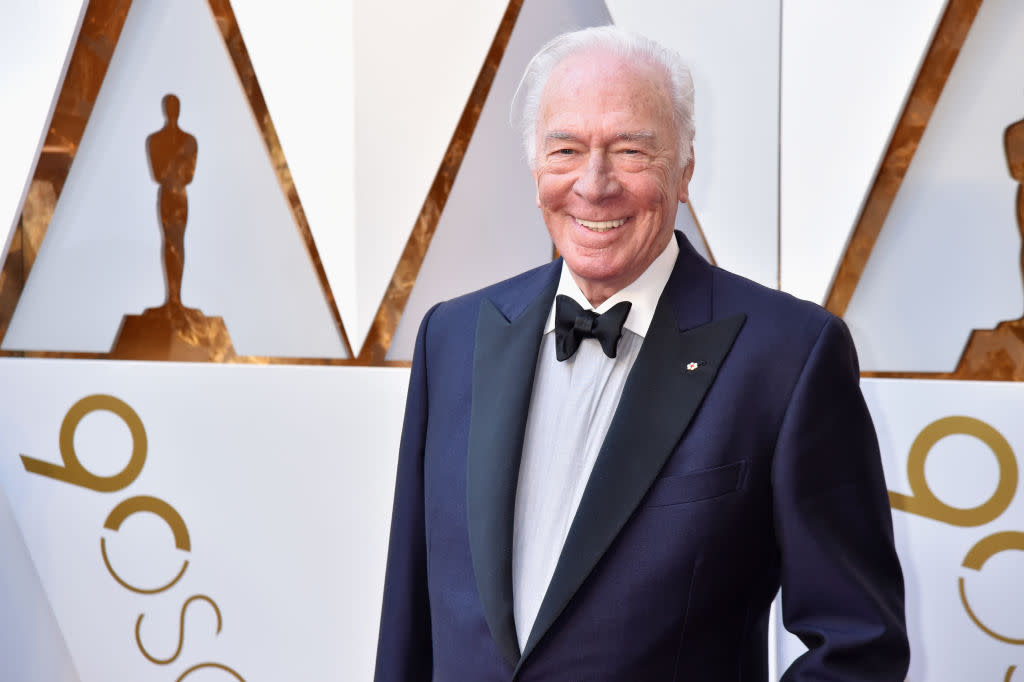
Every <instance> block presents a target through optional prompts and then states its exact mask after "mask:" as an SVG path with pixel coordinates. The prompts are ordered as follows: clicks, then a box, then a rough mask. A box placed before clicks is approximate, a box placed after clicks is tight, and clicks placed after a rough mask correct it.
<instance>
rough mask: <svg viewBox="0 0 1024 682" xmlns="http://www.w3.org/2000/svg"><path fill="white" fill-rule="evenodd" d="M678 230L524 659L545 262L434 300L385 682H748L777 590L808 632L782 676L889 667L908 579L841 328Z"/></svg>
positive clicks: (399, 530)
mask: <svg viewBox="0 0 1024 682" xmlns="http://www.w3.org/2000/svg"><path fill="white" fill-rule="evenodd" d="M677 239H678V240H679V242H680V254H679V258H678V260H677V262H676V266H675V269H674V271H673V273H672V276H671V278H670V279H669V281H668V284H667V285H666V287H665V291H664V293H663V295H662V297H661V299H660V302H659V303H658V306H657V309H656V312H655V314H654V320H653V322H652V324H651V328H650V330H649V332H648V334H647V336H646V338H645V340H644V344H643V346H642V348H641V350H640V354H639V356H638V358H637V360H636V363H635V365H634V367H633V369H632V372H631V374H630V375H629V378H628V380H627V383H626V386H625V389H624V391H623V394H622V398H621V401H620V403H619V407H618V410H617V411H616V413H615V416H614V419H613V421H612V424H611V427H610V429H609V431H608V435H607V437H606V439H605V442H604V444H603V446H602V449H601V451H600V454H599V456H598V459H597V462H596V464H595V466H594V469H593V473H592V474H591V477H590V480H589V481H588V483H587V488H586V491H585V493H584V495H583V499H582V501H581V503H580V506H579V511H578V512H577V514H576V517H575V520H574V521H573V524H572V527H571V529H570V531H569V535H568V538H567V540H566V542H565V546H564V548H563V550H562V553H561V555H560V558H559V561H558V564H557V568H556V570H555V574H554V577H553V578H552V581H551V584H550V586H549V588H548V591H547V593H546V595H545V597H544V600H543V603H542V605H541V607H540V611H539V613H538V616H537V620H536V623H535V625H534V628H533V630H532V631H531V633H530V636H529V641H528V642H527V644H526V646H525V647H524V650H523V651H520V650H519V646H518V643H517V638H516V631H515V623H514V620H513V615H512V573H511V560H512V556H511V555H512V527H513V510H514V505H515V491H516V484H517V479H518V470H519V460H520V453H521V451H522V445H523V433H524V427H525V422H526V415H527V410H528V408H529V400H530V393H531V389H532V384H533V376H534V371H535V367H536V363H537V352H538V347H539V344H540V340H541V335H542V331H543V326H544V322H545V320H546V318H547V315H548V312H549V310H550V308H551V303H552V299H553V297H554V293H555V289H556V287H557V283H558V277H559V271H560V268H561V261H556V262H554V263H551V264H549V265H545V266H543V267H540V268H537V269H535V270H531V271H530V272H527V273H525V274H523V275H520V276H518V277H515V278H513V279H511V280H508V281H505V282H502V283H500V284H497V285H494V286H492V287H489V288H486V289H483V290H482V291H478V292H476V293H472V294H469V295H467V296H463V297H461V298H457V299H454V300H451V301H447V302H445V303H442V304H439V305H437V306H435V307H434V308H433V309H431V311H430V312H428V313H427V315H426V317H425V318H424V320H423V323H422V325H421V327H420V331H419V336H418V338H417V341H416V350H415V355H414V358H413V365H412V374H411V379H410V385H409V394H408V403H407V406H406V416H405V425H404V429H403V433H402V441H401V450H400V454H399V463H398V478H397V485H396V491H395V504H394V516H393V519H392V526H391V540H390V549H389V553H388V567H387V577H386V585H385V594H384V604H383V610H382V615H381V628H380V640H379V644H378V651H377V668H376V679H377V680H378V682H398V681H402V682H412V681H416V682H421V681H424V680H431V679H433V680H443V681H453V682H489V681H492V680H493V681H495V682H497V681H507V680H512V679H515V680H521V681H523V682H527V681H533V680H588V681H593V680H609V681H610V680H616V681H617V680H621V681H623V682H638V681H640V682H648V681H656V680H686V681H703V680H708V681H711V682H723V681H726V680H730V681H732V680H735V681H743V682H745V681H747V680H756V681H757V682H763V681H764V680H766V679H767V676H768V675H767V629H768V627H769V623H768V608H769V605H770V604H771V602H772V599H773V597H774V596H775V594H776V591H777V590H778V588H779V587H780V586H781V588H782V595H783V613H784V619H785V623H786V626H787V628H788V629H789V630H791V631H792V632H794V633H796V634H797V635H798V636H800V638H801V639H802V640H803V641H804V642H805V643H806V644H807V645H808V646H809V647H810V650H809V652H808V653H807V654H805V655H804V656H803V657H802V658H800V659H799V660H798V661H797V662H796V663H794V664H793V665H792V666H791V667H790V669H789V670H788V671H787V673H786V677H785V679H786V680H844V681H847V680H848V681H853V680H858V681H859V680H863V681H865V682H867V681H870V682H886V681H893V682H895V681H897V680H898V681H902V680H903V679H904V675H905V673H906V669H907V665H908V657H909V655H908V647H907V639H906V631H905V625H904V615H903V613H904V607H903V578H902V575H901V572H900V567H899V562H898V560H897V557H896V552H895V549H894V545H893V535H892V519H891V514H890V509H889V503H888V497H887V494H886V488H885V483H884V481H883V478H882V470H881V464H880V458H879V453H878V445H877V441H876V438H875V433H874V429H873V427H872V424H871V418H870V416H869V415H868V411H867V409H866V407H865V404H864V400H863V398H862V396H861V393H860V389H859V386H858V381H859V375H858V366H857V359H856V355H855V352H854V349H853V344H852V342H851V340H850V336H849V333H848V332H847V330H846V327H845V326H844V325H843V323H842V322H841V321H840V320H839V319H838V318H836V317H834V316H832V315H830V314H829V313H827V312H825V311H824V310H822V309H821V308H819V307H818V306H816V305H813V304H810V303H807V302H804V301H799V300H797V299H794V298H792V297H790V296H788V295H786V294H782V293H779V292H777V291H773V290H770V289H767V288H764V287H761V286H759V285H757V284H755V283H752V282H750V281H748V280H745V279H743V278H741V277H738V276H736V275H733V274H730V273H728V272H726V271H724V270H721V269H718V268H716V267H713V266H711V265H709V264H708V263H706V262H705V261H704V260H703V259H702V258H701V257H700V256H699V255H698V254H697V253H696V252H695V251H694V250H693V249H692V247H690V245H689V244H688V242H687V241H686V239H685V238H684V237H682V235H679V234H677ZM691 363H697V367H696V369H689V368H688V366H689V367H692V366H693V365H692V364H691Z"/></svg>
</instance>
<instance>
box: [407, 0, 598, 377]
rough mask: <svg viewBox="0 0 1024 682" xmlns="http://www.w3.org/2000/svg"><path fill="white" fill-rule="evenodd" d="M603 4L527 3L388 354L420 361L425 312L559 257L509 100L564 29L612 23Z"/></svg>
mask: <svg viewBox="0 0 1024 682" xmlns="http://www.w3.org/2000/svg"><path fill="white" fill-rule="evenodd" d="M608 21H609V17H608V12H607V10H606V9H605V7H604V4H603V3H593V2H579V1H578V0H575V1H574V0H560V1H558V2H549V1H544V0H526V2H524V3H523V8H522V10H520V14H519V17H518V20H517V21H516V25H515V29H514V30H513V31H512V36H511V37H510V39H509V44H508V47H507V49H506V51H505V55H504V58H503V59H502V61H501V65H500V66H499V67H498V73H497V75H496V76H495V79H494V84H493V85H492V87H491V91H490V94H489V96H488V98H487V102H486V103H485V104H484V107H483V110H482V112H481V114H480V120H479V122H478V123H477V127H476V131H475V132H474V134H473V138H472V140H471V141H470V144H469V148H468V149H467V150H466V156H465V158H464V160H463V162H462V167H461V168H460V169H459V173H458V175H457V176H456V178H455V183H454V184H453V185H452V191H451V194H450V195H449V197H448V203H447V205H446V206H445V209H444V212H443V213H442V214H441V220H440V222H439V223H438V226H437V231H436V232H435V233H434V238H433V240H432V241H431V243H430V248H429V249H428V250H427V254H426V257H425V259H424V261H423V266H422V267H421V269H420V272H419V276H418V277H417V279H416V285H415V286H414V287H413V290H412V293H411V295H410V296H409V301H408V303H407V304H406V307H405V311H404V313H403V315H402V319H401V321H400V322H399V325H398V328H397V330H396V332H395V336H394V338H393V340H392V343H391V349H390V351H389V353H388V359H389V360H409V359H411V358H412V350H413V345H414V343H415V340H416V330H417V329H418V328H419V323H420V320H421V319H422V317H423V314H424V313H425V312H426V311H427V310H428V309H429V308H430V306H431V305H433V304H434V303H436V302H437V301H439V300H443V299H446V298H452V297H454V296H457V295H459V294H464V293H467V292H469V291H473V290H474V289H479V288H480V287H483V286H486V285H488V284H492V283H494V282H497V281H499V280H502V279H505V278H507V277H511V276H513V275H516V274H518V273H520V272H522V271H524V270H527V269H529V268H532V267H535V266H537V265H541V264H543V263H545V262H548V261H550V260H551V255H552V246H551V239H550V237H549V236H548V233H547V229H546V228H545V227H544V221H543V219H542V218H541V214H540V211H539V210H538V209H537V202H536V197H537V188H536V185H534V182H533V178H532V176H531V175H530V170H529V167H528V166H527V163H526V159H525V158H524V156H523V152H522V143H521V141H520V139H519V136H518V134H517V133H516V132H514V131H513V130H512V129H511V128H510V127H509V123H508V120H509V105H510V103H511V101H512V96H513V93H514V92H515V89H516V86H517V85H518V84H519V79H520V77H521V76H522V74H523V70H524V69H525V68H526V64H527V62H529V60H530V58H531V57H532V56H533V54H534V53H535V52H536V51H537V50H539V49H540V47H541V46H542V45H543V44H544V43H546V42H547V41H548V40H550V39H551V38H553V37H555V36H556V35H558V34H559V33H562V32H564V31H568V30H572V29H576V28H582V27H585V26H597V25H602V24H607V23H608Z"/></svg>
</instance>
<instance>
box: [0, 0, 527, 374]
mask: <svg viewBox="0 0 1024 682" xmlns="http://www.w3.org/2000/svg"><path fill="white" fill-rule="evenodd" d="M208 2H209V5H210V9H211V11H212V12H213V14H214V17H215V19H216V23H217V26H218V28H219V29H220V31H221V34H222V36H223V38H224V41H225V44H226V46H227V48H228V51H229V53H230V55H231V59H232V62H233V63H234V66H235V70H236V72H237V74H238V77H239V79H240V81H241V83H242V86H243V89H244V91H245V93H246V95H247V97H248V99H249V103H250V107H251V109H252V112H253V115H254V117H255V118H256V120H257V123H258V126H259V128H260V131H261V133H262V135H263V138H264V142H265V144H266V146H267V150H268V153H269V154H270V157H271V160H272V162H273V165H274V169H275V172H276V173H277V177H278V181H279V184H280V185H281V188H282V192H283V193H284V195H285V196H286V198H287V199H288V203H289V206H290V207H291V210H292V214H293V217H294V218H295V222H296V226H297V228H298V230H299V232H300V235H301V236H302V238H303V241H304V243H305V244H306V248H307V251H308V253H309V256H310V260H311V261H312V263H313V265H314V267H315V269H316V272H317V276H318V278H319V280H320V285H321V288H322V291H323V293H324V296H325V298H326V299H327V301H328V303H329V306H330V309H331V312H332V315H333V317H334V320H335V324H336V325H337V328H338V331H339V334H340V335H341V338H342V341H343V345H344V346H345V348H346V350H347V352H348V355H349V358H346V359H337V358H278V357H265V356H237V355H233V354H232V353H229V352H224V349H221V351H220V352H219V353H217V352H213V353H209V354H208V357H205V358H203V359H206V360H214V361H226V362H232V363H246V364H307V365H316V364H321V365H339V366H349V365H359V366H367V365H372V366H403V367H407V366H409V365H410V363H409V362H408V361H389V360H386V356H387V352H388V348H389V347H390V344H391V339H392V337H393V336H394V332H395V329H396V327H397V325H398V321H399V320H400V319H401V315H402V312H403V310H404V308H405V304H406V302H407V300H408V297H409V293H410V291H411V290H412V286H413V284H414V283H415V280H416V276H417V274H418V273H419V269H420V266H421V265H422V263H423V258H424V257H425V255H426V251H427V248H428V247H429V245H430V240H431V238H432V237H433V233H434V231H435V230H436V228H437V224H438V221H439V219H440V216H441V212H442V210H443V209H444V205H445V202H446V201H447V198H448V195H449V193H450V191H451V187H452V184H453V183H454V180H455V176H456V175H457V173H458V170H459V167H460V165H461V163H462V159H463V157H464V156H465V152H466V148H467V147H468V144H469V140H470V139H471V138H472V135H473V132H474V129H475V127H476V123H477V121H478V119H479V116H480V112H481V110H482V108H483V104H484V102H485V101H486V99H487V95H488V93H489V91H490V87H491V85H492V83H493V81H494V77H495V75H496V73H497V69H498V66H499V64H500V63H501V59H502V57H503V56H504V52H505V48H506V47H507V45H508V40H509V38H510V36H511V34H512V29H513V27H514V26H515V21H516V18H517V17H518V14H519V10H520V9H521V8H522V4H523V2H522V0H510V2H509V3H508V6H507V8H506V10H505V14H504V16H503V17H502V20H501V23H500V24H499V27H498V30H497V32H496V34H495V37H494V40H493V42H492V44H491V47H490V50H489V51H488V53H487V56H486V58H485V60H484V63H483V65H482V67H481V70H480V73H479V75H478V77H477V80H476V82H475V83H474V86H473V89H472V91H471V92H470V95H469V98H468V100H467V102H466V106H465V107H464V109H463V112H462V115H461V117H460V119H459V122H458V124H457V126H456V129H455V132H454V134H453V136H452V139H451V141H450V143H449V145H448V148H447V150H446V152H445V154H444V157H443V158H442V161H441V163H440V166H439V168H438V171H437V173H436V175H435V178H434V182H433V184H432V185H431V188H430V191H429V193H428V195H427V197H426V199H425V200H424V203H423V206H422V207H421V209H420V213H419V216H418V218H417V220H416V223H415V225H414V227H413V230H412V233H411V235H410V237H409V239H408V241H407V243H406V246H405V249H404V250H403V252H402V255H401V257H400V259H399V263H398V265H397V266H396V268H395V272H394V274H393V276H392V279H391V282H390V283H389V285H388V288H387V290H386V292H385V294H384V297H383V299H382V301H381V304H380V307H379V308H378V310H377V314H376V316H375V318H374V321H373V323H372V325H371V328H370V331H369V334H368V335H367V338H366V341H365V343H364V344H363V347H362V349H361V351H360V353H359V354H358V356H357V355H355V354H354V353H353V351H352V348H351V345H350V343H349V340H348V337H347V334H346V333H345V328H344V325H343V323H342V320H341V316H340V313H339V312H338V308H337V304H336V303H335V300H334V296H333V293H332V291H331V288H330V285H329V283H328V281H327V277H326V273H325V271H324V269H323V265H322V262H321V260H320V257H319V254H318V252H317V249H316V245H315V243H314V240H313V236H312V233H311V231H310V229H309V224H308V222H307V220H306V217H305V213H304V211H303V209H302V203H301V201H300V200H299V197H298V192H297V190H296V188H295V184H294V182H293V181H292V177H291V173H290V171H289V170H288V164H287V162H286V160H285V156H284V152H283V150H282V148H281V144H280V142H279V140H278V137H277V133H276V131H275V129H274V126H273V122H272V121H271V119H270V114H269V111H268V109H267V105H266V101H265V100H264V98H263V94H262V91H261V90H260V87H259V83H258V81H257V78H256V74H255V71H254V69H253V67H252V62H251V60H250V58H249V55H248V51H247V50H246V47H245V44H244V42H243V40H242V36H241V32H240V30H239V28H238V22H237V20H236V19H235V15H234V12H233V10H232V9H231V4H230V2H229V0H208ZM130 7H131V0H91V1H90V3H89V6H88V8H87V9H86V15H85V17H84V19H83V24H82V29H81V32H80V33H79V37H78V39H77V41H76V44H75V48H74V51H73V53H72V57H71V61H70V63H69V66H68V70H67V75H66V76H65V79H64V82H63V83H62V85H61V91H60V95H59V97H58V101H57V105H56V107H55V111H54V115H53V117H52V119H51V123H50V129H49V133H48V135H47V139H46V143H45V144H44V147H43V150H42V152H41V154H40V157H39V161H38V163H37V168H36V172H35V175H34V176H33V180H32V184H31V186H30V190H29V193H28V197H27V199H26V202H25V205H24V208H23V210H22V215H21V218H20V220H19V221H18V224H17V226H16V228H15V231H14V234H13V236H12V239H11V247H10V250H9V252H8V256H7V258H6V260H5V262H4V265H3V268H2V270H0V341H2V340H3V337H4V335H5V334H6V331H7V328H8V326H9V325H10V321H11V318H12V317H13V315H14V311H15V309H16V308H17V304H18V300H19V299H20V297H21V293H22V291H23V289H24V286H25V282H26V281H27V279H28V276H29V274H30V273H31V269H32V264H33V261H34V259H35V254H36V253H37V252H38V248H39V245H40V244H41V243H42V241H43V239H44V238H45V236H46V229H47V227H48V225H49V219H50V217H51V216H52V214H53V207H54V205H55V204H56V201H57V200H58V199H59V196H60V192H61V189H62V188H63V183H64V181H65V180H66V178H67V174H68V171H69V169H70V167H71V163H72V162H73V160H74V156H75V152H76V150H77V147H78V144H79V142H80V141H81V138H82V134H83V133H84V130H85V125H86V123H87V122H88V119H89V114H90V113H91V111H92V107H93V104H94V102H95V100H96V97H97V95H98V94H99V89H100V87H101V86H102V83H103V78H104V76H105V74H106V70H107V66H108V65H109V63H110V59H111V57H112V56H113V52H114V48H115V47H116V45H117V41H118V38H119V36H120V33H121V29H122V28H123V26H124V22H125V18H126V17H127V14H128V10H129V9H130ZM224 338H227V337H226V334H225V335H224ZM228 343H230V340H229V339H228ZM5 356H6V357H10V356H16V357H46V358H75V359H104V358H112V357H114V356H113V355H112V354H109V353H84V352H51V351H2V350H0V357H5ZM136 359H142V358H138V357H136ZM144 359H152V360H161V359H168V358H166V357H163V356H161V355H160V354H159V353H157V354H155V355H154V356H152V357H146V358H144ZM177 359H197V358H177Z"/></svg>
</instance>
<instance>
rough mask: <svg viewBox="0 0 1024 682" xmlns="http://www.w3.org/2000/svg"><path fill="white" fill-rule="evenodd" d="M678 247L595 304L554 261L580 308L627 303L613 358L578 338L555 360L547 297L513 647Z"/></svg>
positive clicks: (550, 567)
mask: <svg viewBox="0 0 1024 682" xmlns="http://www.w3.org/2000/svg"><path fill="white" fill-rule="evenodd" d="M678 254H679V245H678V244H676V240H675V237H674V236H673V238H672V239H670V240H669V243H668V246H666V247H665V250H664V251H662V253H661V255H659V256H658V257H657V258H656V259H655V260H654V262H653V263H651V264H650V265H649V266H648V267H647V269H646V270H645V271H644V272H643V274H641V275H640V276H639V277H638V278H637V279H636V280H635V281H634V282H633V283H632V284H630V285H629V286H627V287H626V288H624V289H622V290H621V291H619V292H617V293H616V294H614V295H613V296H611V297H610V298H609V299H608V300H606V301H605V302H603V303H602V304H601V305H600V306H598V307H597V308H596V309H595V308H594V307H593V306H591V305H590V302H589V301H587V299H586V297H585V296H584V295H583V292H582V291H580V288H579V286H577V284H576V282H575V280H573V278H572V275H571V274H570V273H569V270H568V268H567V267H566V265H565V263H562V274H561V279H560V280H559V282H558V292H557V293H558V294H564V295H566V296H570V297H572V298H573V299H575V300H576V302H577V303H579V304H580V305H581V306H582V307H583V309H584V310H596V311H597V312H598V313H604V312H606V311H607V310H609V309H610V308H611V307H612V306H614V305H615V304H617V303H619V302H620V301H630V302H631V304H632V305H631V306H630V309H629V316H628V317H627V318H626V322H625V324H624V325H623V329H622V337H621V338H620V339H619V344H618V348H617V351H616V357H614V358H609V357H607V356H606V355H605V354H604V351H602V350H601V345H600V344H599V343H598V342H597V341H596V340H595V339H583V342H582V343H581V344H580V347H579V350H577V351H576V354H575V355H573V356H572V357H571V358H569V359H568V360H565V361H564V362H558V361H557V360H556V358H555V333H554V330H555V308H554V304H552V306H551V312H550V313H549V314H548V321H547V324H546V325H545V327H544V338H543V339H542V340H541V344H540V351H539V352H538V356H537V372H536V375H535V378H534V383H533V393H532V396H531V398H530V409H529V413H528V415H527V419H526V434H525V438H524V441H523V455H522V461H521V463H520V465H519V483H518V487H517V488H516V506H515V526H514V531H513V539H512V602H513V612H514V616H515V623H516V635H517V636H518V638H519V650H520V651H522V650H523V648H524V647H525V646H526V642H527V640H528V639H529V635H530V630H531V629H532V628H533V623H534V620H536V618H537V612H538V610H539V609H540V605H541V602H542V601H543V599H544V594H545V593H546V592H547V589H548V584H549V583H550V582H551V577H552V575H553V574H554V572H555V565H556V564H557V563H558V557H559V556H560V555H561V553H562V547H563V545H564V544H565V539H566V537H567V536H568V534H569V527H570V525H571V524H572V520H573V517H574V516H575V515H576V510H577V509H578V508H579V505H580V500H581V499H582V498H583V491H584V489H585V488H586V485H587V481H588V480H589V479H590V472H591V471H592V470H593V468H594V462H595V461H596V460H597V454H598V452H599V451H600V449H601V445H602V444H603V443H604V437H605V435H606V434H607V433H608V426H609V425H610V424H611V421H612V416H613V415H614V414H615V408H616V407H618V404H619V397H620V396H621V395H622V388H623V386H624V385H625V383H626V377H627V376H628V375H629V371H630V369H632V367H633V362H634V361H635V360H636V357H637V355H638V354H639V352H640V346H641V345H642V344H643V340H644V337H645V336H646V335H647V330H648V329H649V328H650V326H651V320H652V319H653V317H654V309H655V307H656V306H657V304H658V299H659V298H661V292H662V290H664V288H665V284H666V283H667V282H668V278H669V275H671V274H672V268H673V267H674V266H675V263H676V256H677V255H678Z"/></svg>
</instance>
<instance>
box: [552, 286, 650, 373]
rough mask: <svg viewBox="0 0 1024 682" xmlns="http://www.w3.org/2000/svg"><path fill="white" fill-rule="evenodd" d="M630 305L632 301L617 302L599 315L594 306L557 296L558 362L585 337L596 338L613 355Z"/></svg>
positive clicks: (571, 354)
mask: <svg viewBox="0 0 1024 682" xmlns="http://www.w3.org/2000/svg"><path fill="white" fill-rule="evenodd" d="M631 305H632V304H631V303H630V302H629V301H623V302H622V303H616V304H615V305H613V306H612V308H611V310H609V311H608V312H606V313H604V314H603V315H598V314H597V313H595V312H594V311H593V310H584V309H583V308H582V307H580V304H579V303H577V302H576V301H575V300H573V299H572V298H570V297H569V296H563V295H561V294H559V295H558V296H556V297H555V357H556V358H558V361H559V362H562V361H563V360H568V359H569V358H571V357H572V356H573V353H575V352H576V349H577V348H579V347H580V342H581V341H583V339H597V340H598V342H600V344H601V350H603V351H604V354H605V355H607V356H608V357H610V358H614V357H615V347H616V346H617V345H618V343H619V337H620V336H622V324H623V323H624V322H625V321H626V316H627V315H629V307H630V306H631Z"/></svg>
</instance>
